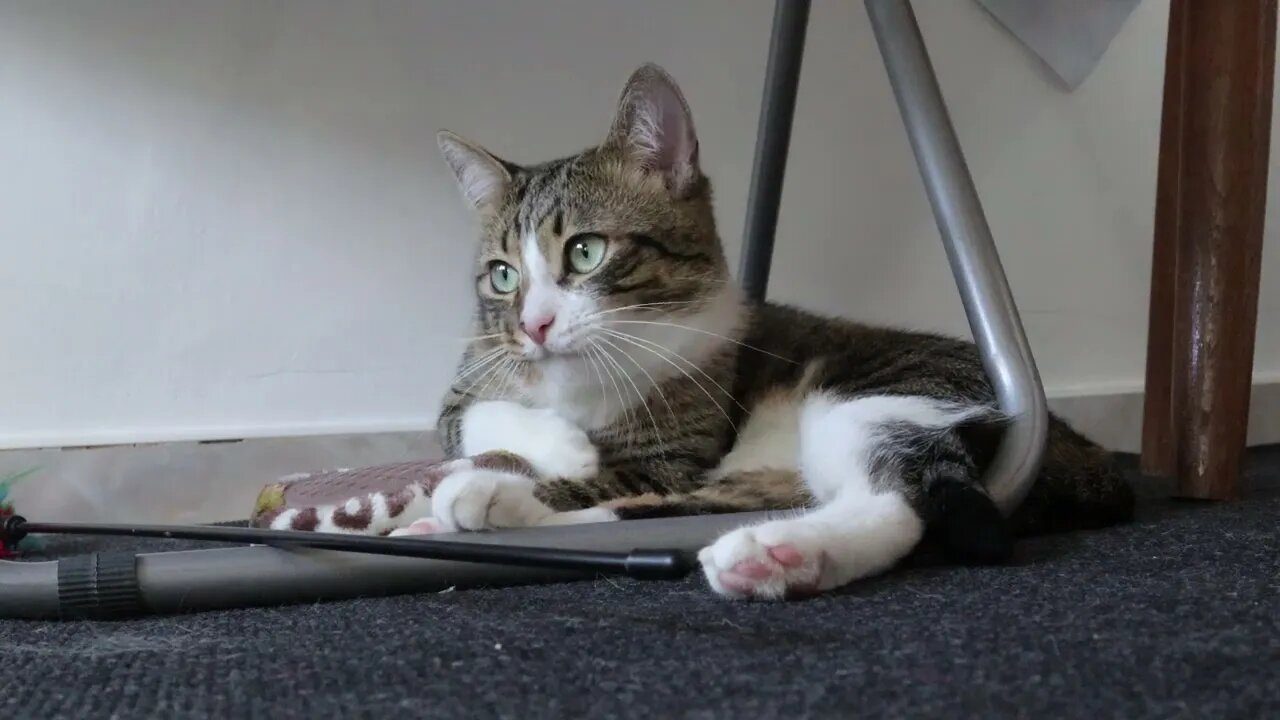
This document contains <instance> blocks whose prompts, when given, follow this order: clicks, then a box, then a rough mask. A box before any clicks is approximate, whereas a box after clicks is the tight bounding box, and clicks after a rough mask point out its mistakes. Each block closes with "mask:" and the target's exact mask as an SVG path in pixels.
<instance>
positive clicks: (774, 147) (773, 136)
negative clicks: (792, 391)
mask: <svg viewBox="0 0 1280 720" xmlns="http://www.w3.org/2000/svg"><path fill="white" fill-rule="evenodd" d="M808 24H809V0H776V2H775V4H774V8H773V32H772V36H771V37H770V39H769V65H768V67H767V69H766V70H765V79H764V97H763V98H762V99H761V101H760V124H759V127H758V128H757V130H756V157H755V163H754V166H753V167H752V169H751V192H750V193H749V194H748V195H747V222H746V226H745V229H744V232H743V238H742V258H741V264H740V265H739V282H741V283H742V288H743V290H745V291H746V294H747V297H749V298H751V299H752V300H756V301H761V300H764V294H765V290H766V288H767V287H768V285H769V267H770V266H771V265H772V264H773V235H774V231H775V230H776V229H777V227H778V206H779V205H780V204H781V203H782V176H783V174H784V172H785V171H786V168H787V149H788V146H789V144H790V140H791V118H792V116H793V115H795V109H796V90H797V89H798V88H799V86H800V61H801V60H802V59H803V58H804V36H805V30H806V29H807V27H808Z"/></svg>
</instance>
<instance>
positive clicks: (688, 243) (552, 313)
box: [439, 65, 729, 360]
mask: <svg viewBox="0 0 1280 720" xmlns="http://www.w3.org/2000/svg"><path fill="white" fill-rule="evenodd" d="M439 143H440V149H441V151H442V152H443V154H444V157H445V159H446V160H447V161H448V164H449V166H450V167H451V168H452V170H453V172H454V174H455V175H456V177H457V180H458V184H459V186H460V187H461V189H462V194H463V196H464V197H465V198H466V200H467V201H468V203H469V204H470V205H471V207H472V208H473V209H474V210H475V211H476V212H477V213H478V215H479V218H480V227H481V237H480V247H479V252H478V254H477V264H476V267H475V290H476V295H477V298H478V301H479V306H478V316H477V317H478V320H479V322H478V327H479V330H480V331H481V334H482V335H484V336H488V338H489V339H488V341H487V342H485V343H484V344H485V345H486V346H491V345H490V343H494V344H502V345H505V346H506V349H507V351H508V352H509V353H511V354H512V355H515V356H517V357H520V358H523V359H525V360H542V359H546V358H556V357H572V356H580V355H582V354H584V353H586V352H588V351H589V348H590V347H591V345H592V343H596V344H599V343H601V342H604V341H610V338H612V340H611V341H612V342H615V343H616V342H618V337H617V335H616V333H625V334H633V335H641V336H647V335H650V333H644V332H639V331H640V330H643V329H646V328H643V327H638V326H640V325H642V323H640V322H637V321H636V320H635V319H634V318H637V317H644V318H648V319H649V320H652V321H654V322H661V321H662V319H663V318H664V317H666V318H669V319H671V320H673V321H675V320H677V319H678V318H682V317H683V318H689V317H691V316H693V315H696V314H697V313H699V312H703V311H705V309H706V307H707V306H708V305H709V304H712V303H714V302H715V301H716V300H717V298H719V297H721V296H722V295H723V291H724V290H725V287H726V284H727V282H728V280H729V277H728V272H727V268H726V265H725V259H724V253H723V250H722V248H721V246H720V241H719V238H718V236H717V234H716V229H715V222H714V220H713V216H712V207H711V189H710V184H709V183H708V182H707V179H706V177H705V176H703V174H702V171H701V169H700V168H699V165H698V139H697V136H696V134H695V133H694V127H693V117H692V116H691V114H690V112H689V106H688V104H687V103H686V102H685V99H684V96H683V94H682V93H681V92H680V89H679V88H678V87H677V86H676V84H675V82H674V81H673V80H672V79H671V77H670V76H669V75H668V74H667V73H666V72H665V71H663V70H662V69H661V68H659V67H657V66H654V65H645V66H642V67H641V68H640V69H638V70H637V71H636V72H635V73H634V74H633V75H632V76H631V78H630V80H629V81H628V82H627V84H626V87H625V89H624V90H623V92H622V96H621V99H620V100H619V103H618V110H617V115H616V117H615V119H614V121H613V124H612V127H611V128H610V130H609V132H608V134H607V136H606V138H605V140H604V142H602V143H601V144H600V145H598V146H596V147H593V148H590V149H588V150H585V151H583V152H581V153H579V154H577V155H574V156H572V157H568V158H564V159H560V160H554V161H551V162H546V163H541V164H536V165H517V164H516V163H514V162H511V161H509V160H505V159H503V158H500V157H498V156H497V155H494V154H493V153H491V152H489V151H487V150H485V149H483V148H481V147H480V146H478V145H476V144H475V143H473V142H470V141H468V140H465V139H463V138H461V137H459V136H458V135H455V134H453V133H451V132H447V131H445V132H441V133H440V135H439ZM626 318H632V320H631V321H630V322H632V323H633V324H632V325H624V324H623V323H624V321H626ZM610 333H615V334H614V335H610Z"/></svg>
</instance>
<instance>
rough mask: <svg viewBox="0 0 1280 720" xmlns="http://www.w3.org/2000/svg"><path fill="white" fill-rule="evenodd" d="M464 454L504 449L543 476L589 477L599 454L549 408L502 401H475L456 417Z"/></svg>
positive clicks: (598, 462)
mask: <svg viewBox="0 0 1280 720" xmlns="http://www.w3.org/2000/svg"><path fill="white" fill-rule="evenodd" d="M462 449H463V452H465V453H466V454H467V455H478V454H480V453H484V452H489V451H492V450H506V451H508V452H513V453H515V454H517V455H519V456H520V457H522V458H524V459H525V460H526V461H528V463H529V464H530V465H532V466H533V469H534V470H535V471H537V473H538V475H539V476H541V477H544V478H564V479H566V480H585V479H587V478H591V477H594V476H595V475H596V473H597V472H598V470H599V467H600V456H599V453H597V452H596V448H595V446H594V445H592V444H591V438H589V437H587V434H586V433H585V432H583V430H582V429H581V428H579V427H578V426H577V425H574V424H573V423H571V422H569V421H568V420H565V419H564V418H562V417H560V415H558V414H557V413H556V412H555V411H554V410H546V409H535V408H527V407H524V406H523V405H520V404H518V403H513V402H506V401H494V402H482V403H476V404H475V405H473V406H472V407H471V408H470V409H468V410H467V414H466V416H465V417H463V420H462Z"/></svg>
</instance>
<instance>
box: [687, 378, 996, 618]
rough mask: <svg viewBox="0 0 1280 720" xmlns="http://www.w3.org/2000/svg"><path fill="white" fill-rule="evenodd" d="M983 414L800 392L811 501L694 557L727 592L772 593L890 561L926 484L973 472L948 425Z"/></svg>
mask: <svg viewBox="0 0 1280 720" xmlns="http://www.w3.org/2000/svg"><path fill="white" fill-rule="evenodd" d="M987 412H988V411H986V410H984V409H982V408H978V407H964V406H958V405H955V404H952V403H943V402H939V401H937V400H934V399H931V398H927V397H918V396H903V395H878V396H871V397H861V398H854V399H844V398H841V397H839V396H835V395H828V394H824V393H819V394H815V395H813V396H811V397H809V398H808V399H806V400H805V401H804V403H803V406H802V407H801V408H800V412H799V413H798V421H797V432H798V433H799V448H800V451H799V455H800V457H799V465H800V476H801V478H802V479H803V481H804V483H805V485H806V486H807V487H808V489H809V491H810V492H811V493H812V495H813V497H814V499H815V500H817V502H818V503H819V507H817V508H816V509H814V510H810V511H808V512H806V513H805V514H802V515H798V516H797V517H794V518H787V519H782V520H773V521H769V522H765V523H763V524H760V525H755V526H750V527H744V528H739V529H737V530H734V531H732V532H730V533H728V534H726V535H724V536H722V537H721V538H719V539H718V540H716V541H715V542H714V543H712V544H711V545H710V546H709V547H706V548H704V549H703V550H702V551H701V552H700V553H699V555H698V559H699V560H700V562H701V563H702V569H703V572H704V574H705V575H706V578H707V581H708V582H709V583H710V585H711V587H712V589H713V590H715V591H716V592H717V593H719V594H721V595H725V596H728V597H734V598H758V599H769V600H777V599H783V598H787V597H792V596H795V595H803V594H810V593H815V592H821V591H824V590H830V589H833V588H836V587H840V586H841V585H845V584H847V583H849V582H852V581H854V580H857V579H859V578H864V577H868V576H871V575H876V574H879V573H881V572H884V571H885V570H888V569H889V568H891V567H893V566H894V565H895V564H897V563H898V562H899V561H900V560H902V559H903V558H904V557H906V556H907V555H908V554H909V553H911V551H912V550H913V549H915V547H916V546H917V545H918V544H919V543H920V541H921V539H923V537H924V533H925V529H926V519H930V516H931V515H933V514H934V513H933V512H932V510H933V508H932V504H934V503H933V502H932V500H931V498H932V496H933V495H935V493H934V492H933V489H934V488H935V487H937V486H940V485H939V484H940V483H944V482H945V483H961V484H967V483H968V482H969V481H970V480H971V478H972V477H973V475H974V463H973V458H972V456H971V453H970V451H969V449H968V448H967V447H966V446H965V443H964V442H963V439H962V438H961V437H960V436H959V433H958V431H957V428H959V427H961V426H962V425H963V424H964V423H966V422H971V421H973V420H974V419H975V418H979V417H981V416H983V415H984V414H986V413H987Z"/></svg>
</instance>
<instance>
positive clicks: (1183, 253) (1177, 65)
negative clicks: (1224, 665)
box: [1143, 0, 1276, 499]
mask: <svg viewBox="0 0 1280 720" xmlns="http://www.w3.org/2000/svg"><path fill="white" fill-rule="evenodd" d="M1275 36H1276V0H1231V1H1230V2H1220V1H1219V0H1172V4H1171V14H1170V21H1169V41H1168V42H1169V45H1168V50H1167V59H1166V67H1165V85H1164V88H1165V89H1164V91H1165V99H1164V109H1163V120H1162V126H1161V138H1160V166H1159V172H1158V178H1157V190H1156V222H1155V232H1156V235H1155V251H1154V254H1153V255H1154V256H1153V268H1152V284H1151V313H1150V319H1151V326H1150V337H1149V339H1148V348H1147V395H1146V408H1145V418H1144V429H1143V468H1144V469H1145V470H1147V471H1148V472H1151V473H1153V474H1161V475H1167V474H1173V473H1176V474H1177V477H1178V494H1179V495H1181V496H1184V497H1191V498H1206V499H1226V498H1231V497H1235V496H1236V494H1237V492H1238V489H1237V485H1238V483H1237V480H1238V478H1239V474H1240V462H1241V459H1242V457H1243V454H1244V448H1245V442H1246V437H1247V436H1246V431H1247V427H1248V415H1249V392H1250V389H1251V384H1252V374H1253V349H1254V337H1255V334H1256V332H1255V330H1256V321H1257V312H1258V283H1259V279H1260V276H1261V252H1262V227H1263V217H1264V212H1265V206H1266V186H1267V169H1268V162H1269V154H1268V149H1269V144H1270V131H1271V99H1272V78H1273V73H1274V65H1275V40H1276V37H1275Z"/></svg>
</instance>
